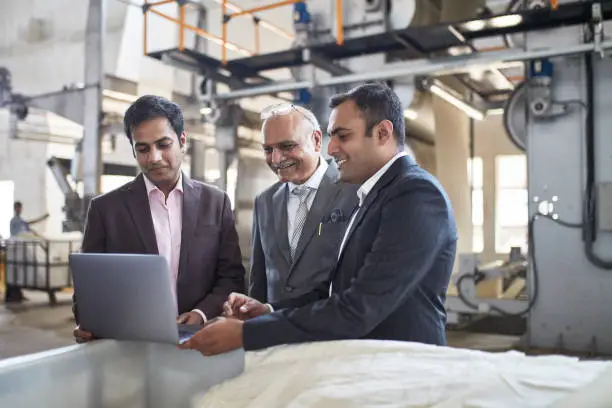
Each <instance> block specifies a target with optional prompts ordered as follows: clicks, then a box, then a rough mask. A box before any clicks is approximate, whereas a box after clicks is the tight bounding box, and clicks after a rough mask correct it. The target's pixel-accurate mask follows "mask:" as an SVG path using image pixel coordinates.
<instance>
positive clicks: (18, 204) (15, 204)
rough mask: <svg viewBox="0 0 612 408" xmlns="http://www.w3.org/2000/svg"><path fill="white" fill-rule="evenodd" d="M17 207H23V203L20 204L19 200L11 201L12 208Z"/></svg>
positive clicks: (15, 208)
mask: <svg viewBox="0 0 612 408" xmlns="http://www.w3.org/2000/svg"><path fill="white" fill-rule="evenodd" d="M17 208H23V204H21V201H15V202H14V203H13V210H17Z"/></svg>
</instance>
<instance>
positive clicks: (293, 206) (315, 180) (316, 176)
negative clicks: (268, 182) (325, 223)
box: [266, 157, 329, 312]
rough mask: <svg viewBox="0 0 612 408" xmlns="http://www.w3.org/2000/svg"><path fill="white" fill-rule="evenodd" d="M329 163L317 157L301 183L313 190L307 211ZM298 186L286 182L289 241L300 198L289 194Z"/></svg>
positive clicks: (271, 309) (307, 202)
mask: <svg viewBox="0 0 612 408" xmlns="http://www.w3.org/2000/svg"><path fill="white" fill-rule="evenodd" d="M328 167H329V164H327V161H325V159H323V158H322V157H321V158H319V167H317V169H316V170H315V172H314V173H312V176H310V178H309V179H308V180H306V182H305V183H304V184H303V185H305V186H308V187H310V188H311V189H313V191H312V192H311V193H310V195H309V196H308V200H306V205H307V207H308V211H310V207H312V203H313V202H314V199H315V195H316V192H317V190H318V189H319V186H320V185H321V181H323V177H324V176H325V173H326V172H327V168H328ZM296 187H298V185H297V184H294V183H287V193H288V194H287V195H288V197H287V239H288V240H289V242H291V237H292V236H293V229H294V228H295V219H296V218H297V210H298V207H299V205H300V199H299V198H298V197H297V196H296V195H295V194H291V192H292V191H293V189H294V188H296ZM266 306H267V307H268V308H269V309H270V312H274V308H273V307H272V305H271V304H269V303H266Z"/></svg>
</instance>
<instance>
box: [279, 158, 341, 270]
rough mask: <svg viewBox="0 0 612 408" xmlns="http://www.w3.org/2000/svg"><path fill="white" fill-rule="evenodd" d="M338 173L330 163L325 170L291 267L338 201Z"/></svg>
mask: <svg viewBox="0 0 612 408" xmlns="http://www.w3.org/2000/svg"><path fill="white" fill-rule="evenodd" d="M337 174H338V171H337V170H336V168H335V167H334V166H332V165H330V166H329V167H328V168H327V171H326V172H325V176H323V178H322V179H321V184H320V185H319V188H318V189H317V193H316V195H315V198H314V201H313V202H312V206H311V207H310V211H308V215H307V216H306V221H305V222H304V227H303V228H302V235H301V236H300V240H299V241H298V246H297V248H296V250H295V259H294V260H293V265H292V266H291V269H293V266H294V265H296V264H297V262H298V261H299V259H300V257H301V255H302V253H303V252H304V249H305V248H306V246H307V245H308V243H309V242H310V240H311V239H312V237H313V236H314V234H315V232H316V231H317V228H318V226H319V223H320V222H321V218H322V217H323V216H324V215H325V214H327V213H329V212H331V207H332V206H333V205H334V204H335V202H336V197H337V196H338V194H339V193H340V189H338V188H336V186H335V181H336V178H337Z"/></svg>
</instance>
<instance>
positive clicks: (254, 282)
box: [249, 198, 268, 303]
mask: <svg viewBox="0 0 612 408" xmlns="http://www.w3.org/2000/svg"><path fill="white" fill-rule="evenodd" d="M253 209H254V211H253V230H252V238H253V239H252V240H253V246H252V251H251V268H250V273H249V296H250V297H252V298H253V299H256V300H258V301H260V302H262V303H266V302H267V301H268V278H267V275H266V258H265V256H264V253H263V248H262V246H261V233H260V231H259V222H258V220H257V213H258V199H257V198H256V199H255V205H254V207H253Z"/></svg>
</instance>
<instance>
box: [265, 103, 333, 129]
mask: <svg viewBox="0 0 612 408" xmlns="http://www.w3.org/2000/svg"><path fill="white" fill-rule="evenodd" d="M293 111H297V112H299V113H301V114H302V116H303V117H304V119H306V121H308V122H309V123H310V125H311V126H312V130H313V131H318V132H320V131H321V125H319V121H318V120H317V117H316V116H315V114H314V113H312V111H310V110H309V109H306V108H304V107H303V106H299V105H294V104H292V103H288V102H286V103H280V104H276V105H270V106H268V107H266V108H264V109H263V110H262V111H261V115H260V118H261V122H262V127H263V125H264V124H265V123H266V121H267V120H268V119H270V118H273V117H275V116H284V115H288V114H290V113H292V112H293Z"/></svg>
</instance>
